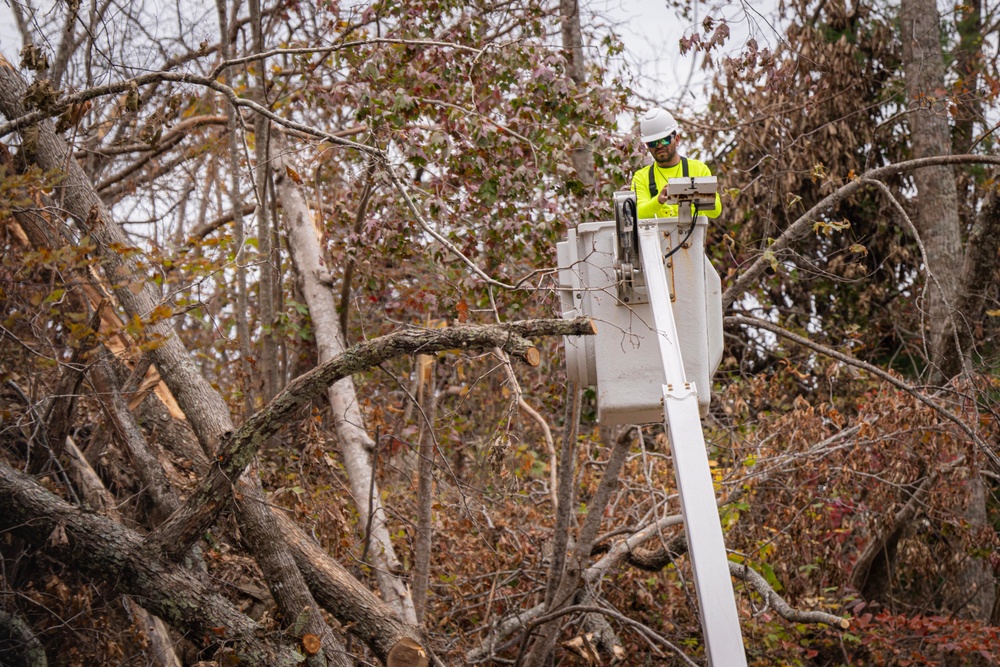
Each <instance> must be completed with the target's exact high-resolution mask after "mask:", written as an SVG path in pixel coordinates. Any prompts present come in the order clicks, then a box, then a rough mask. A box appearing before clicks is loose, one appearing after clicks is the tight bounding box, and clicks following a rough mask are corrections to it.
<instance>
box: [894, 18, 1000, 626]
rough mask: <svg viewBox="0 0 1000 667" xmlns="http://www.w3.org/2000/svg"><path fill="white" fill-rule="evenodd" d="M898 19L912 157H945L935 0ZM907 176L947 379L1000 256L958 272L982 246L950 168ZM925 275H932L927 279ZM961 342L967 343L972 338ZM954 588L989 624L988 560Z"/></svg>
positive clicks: (974, 508) (973, 513)
mask: <svg viewBox="0 0 1000 667" xmlns="http://www.w3.org/2000/svg"><path fill="white" fill-rule="evenodd" d="M900 23H901V25H902V40H903V63H904V68H905V77H906V88H907V98H908V100H909V101H910V104H911V106H913V107H914V111H913V112H912V113H911V115H910V117H909V122H910V132H911V140H912V142H913V156H914V157H915V158H923V157H933V156H941V155H948V154H950V153H951V129H950V126H949V122H948V106H947V101H946V100H945V99H940V97H941V96H940V95H939V91H944V90H945V81H944V72H945V68H944V58H943V55H942V52H941V33H940V27H939V17H938V10H937V4H936V2H935V1H934V0H903V2H902V3H901V5H900ZM913 179H914V182H915V184H916V186H917V196H918V205H919V213H918V216H917V222H916V225H917V228H918V230H919V232H920V235H921V237H922V239H923V242H924V246H925V248H926V250H927V262H928V266H927V267H926V270H927V273H928V278H929V280H928V292H927V293H928V296H929V298H928V303H927V307H926V312H927V316H928V320H929V322H928V324H929V329H930V350H931V358H930V362H931V368H932V378H936V379H939V380H947V379H949V378H951V377H953V376H954V375H955V374H957V373H959V372H961V371H962V370H963V366H964V365H965V363H964V361H965V354H966V350H964V349H962V343H961V342H960V341H962V339H963V338H964V337H963V336H962V335H961V334H960V330H957V329H956V328H955V326H954V324H953V323H954V322H958V321H961V320H966V321H974V320H975V319H978V316H979V315H978V314H977V313H972V312H969V313H966V312H960V311H957V310H954V309H956V308H957V307H958V306H960V305H964V306H965V307H972V306H973V305H974V303H973V302H970V301H968V299H967V298H960V295H967V294H968V293H969V292H970V290H972V289H974V287H975V285H974V282H975V281H976V280H978V279H977V278H976V277H975V275H976V274H985V275H989V274H991V273H992V270H993V269H994V268H995V267H996V266H997V263H998V262H1000V259H998V258H997V257H996V255H995V254H994V256H993V257H992V258H982V259H984V260H985V263H984V264H982V265H979V266H978V267H976V268H975V269H974V270H972V271H966V270H965V268H963V270H961V271H959V270H956V267H963V265H965V260H967V259H969V257H967V256H966V252H968V254H969V256H973V255H975V256H977V257H979V256H980V255H979V252H980V250H981V249H979V248H974V247H972V246H971V241H972V240H971V239H970V246H969V247H968V249H967V250H966V252H963V247H962V238H961V226H960V223H959V215H958V194H957V186H956V180H955V174H954V172H953V170H952V169H950V168H948V167H944V166H941V167H928V168H925V169H919V170H917V171H916V172H914V175H913ZM992 210H993V209H992V207H991V206H986V207H985V208H984V211H983V215H984V217H981V218H980V223H977V226H979V227H985V226H988V225H989V223H990V222H991V221H993V219H992V218H990V217H989V216H990V212H991V211H992ZM984 245H988V244H984ZM965 266H966V267H967V265H965ZM931 277H934V278H935V279H936V280H930V278H931ZM961 326H965V325H964V324H962V325H961ZM965 340H966V341H971V337H970V338H966V339H965ZM972 463H973V465H971V466H970V469H969V474H968V476H967V479H966V481H965V484H964V486H965V489H964V491H965V496H966V509H965V516H964V518H965V520H966V521H968V522H969V524H970V525H971V526H973V527H974V528H984V527H985V526H987V525H988V524H987V513H986V504H985V503H986V494H985V491H984V489H983V481H982V478H981V477H980V475H979V473H978V469H977V466H975V465H974V462H972ZM987 582H988V583H987ZM955 589H956V590H958V591H963V593H962V594H961V595H960V597H961V599H950V600H948V601H946V605H947V606H948V607H949V608H950V609H952V610H953V611H955V612H956V613H958V614H959V615H961V616H964V617H966V618H973V619H976V620H982V621H986V622H989V620H990V614H991V612H992V608H993V601H994V598H995V595H996V590H995V585H994V584H993V577H992V570H991V567H990V563H989V561H988V560H986V559H982V558H975V557H971V556H965V557H964V558H961V566H960V568H959V571H958V573H957V584H956V586H955ZM953 598H954V596H953Z"/></svg>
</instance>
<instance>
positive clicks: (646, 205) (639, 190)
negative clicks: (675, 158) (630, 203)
mask: <svg viewBox="0 0 1000 667" xmlns="http://www.w3.org/2000/svg"><path fill="white" fill-rule="evenodd" d="M682 167H683V165H682V164H681V163H680V162H678V163H677V164H676V165H674V166H673V167H667V168H663V167H660V166H658V165H657V164H656V163H655V162H654V163H653V164H651V165H649V166H648V167H643V168H642V169H640V170H639V171H637V172H635V175H634V176H632V190H633V191H634V192H635V203H636V214H637V215H638V216H639V219H640V220H641V219H643V218H676V217H677V205H676V204H661V203H660V202H659V201H657V199H656V197H650V196H649V170H650V169H653V176H654V178H655V179H656V192H657V193H660V192H662V191H663V188H665V187H667V179H668V178H681V177H682V176H683V175H684V173H683V169H682ZM711 175H712V170H711V169H709V168H708V165H706V164H705V163H704V162H701V161H700V160H692V159H691V158H688V176H711ZM720 213H722V199H721V198H720V197H719V193H715V208H712V209H700V210H699V211H698V215H704V216H706V217H709V218H717V217H719V214H720Z"/></svg>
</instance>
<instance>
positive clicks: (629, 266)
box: [614, 190, 649, 306]
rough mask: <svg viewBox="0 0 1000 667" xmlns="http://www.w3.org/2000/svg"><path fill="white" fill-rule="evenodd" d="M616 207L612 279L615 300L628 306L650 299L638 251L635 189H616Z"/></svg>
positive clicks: (646, 301) (647, 301)
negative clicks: (616, 296)
mask: <svg viewBox="0 0 1000 667" xmlns="http://www.w3.org/2000/svg"><path fill="white" fill-rule="evenodd" d="M614 207H615V229H616V232H617V237H616V239H615V283H616V284H617V285H618V303H619V305H623V306H631V305H635V304H637V303H649V296H648V295H647V294H646V290H645V287H646V278H645V275H644V274H643V271H642V258H641V256H640V254H639V228H638V227H639V219H638V214H637V212H636V200H635V193H634V192H632V191H631V190H619V191H618V192H615V194H614Z"/></svg>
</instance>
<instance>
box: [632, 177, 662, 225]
mask: <svg viewBox="0 0 1000 667" xmlns="http://www.w3.org/2000/svg"><path fill="white" fill-rule="evenodd" d="M648 169H649V168H644V169H640V170H639V171H637V172H635V175H633V176H632V191H633V192H635V214H636V217H638V218H639V219H640V220H644V219H646V218H655V217H657V216H660V217H661V218H662V217H664V215H663V207H662V206H661V205H660V202H659V201H657V199H656V198H655V197H650V196H649V171H648Z"/></svg>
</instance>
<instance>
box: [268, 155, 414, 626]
mask: <svg viewBox="0 0 1000 667" xmlns="http://www.w3.org/2000/svg"><path fill="white" fill-rule="evenodd" d="M272 137H273V135H272ZM271 155H272V156H274V157H273V164H272V168H273V170H274V174H275V192H276V197H277V199H278V205H279V206H280V207H281V209H282V211H283V215H282V223H283V224H284V227H285V231H286V232H287V234H288V247H289V250H290V251H291V255H292V261H293V263H294V265H295V270H296V273H297V274H298V277H299V280H300V281H301V285H300V286H301V289H302V294H303V296H304V298H305V300H306V305H307V306H308V307H309V317H310V319H311V320H312V324H313V333H314V335H315V337H316V349H317V354H318V356H319V363H323V362H325V361H328V360H330V359H332V358H334V357H336V356H338V355H340V354H342V353H343V352H344V349H345V345H344V335H343V332H342V331H341V330H340V318H339V316H338V314H337V303H336V299H335V298H334V295H333V291H332V290H331V288H330V273H329V270H328V268H327V266H326V264H325V261H324V259H323V249H322V247H321V246H320V243H319V238H318V236H317V231H316V227H315V225H314V224H313V218H312V213H311V212H310V210H309V207H308V205H307V204H306V200H305V197H304V196H303V195H302V191H301V190H300V189H299V187H298V185H297V184H296V183H295V182H294V180H293V179H292V178H291V177H289V175H288V173H289V172H288V171H287V169H286V164H287V163H286V161H285V158H284V156H283V155H282V151H281V147H280V146H279V144H278V142H277V141H275V140H273V139H272V145H271ZM327 399H328V400H329V402H330V411H331V413H332V416H333V423H334V428H335V430H336V433H337V440H338V441H339V442H340V453H341V457H342V458H343V462H344V469H345V470H346V471H347V477H348V480H349V483H350V486H351V493H352V494H353V496H354V503H355V505H356V507H357V509H358V516H360V517H361V524H362V526H367V525H368V524H369V523H370V524H371V533H370V536H369V539H370V540H371V548H370V550H369V554H370V558H371V565H372V566H373V567H374V568H375V571H376V578H377V581H378V586H379V590H380V591H381V593H382V599H383V600H385V601H386V603H388V604H389V605H390V606H391V607H392V608H393V609H395V610H396V611H397V612H398V613H399V614H400V617H401V618H402V620H403V621H404V622H406V623H410V624H416V622H417V616H416V611H415V610H414V606H413V599H412V598H411V596H410V593H409V591H408V590H407V587H406V585H405V584H404V583H403V582H402V581H401V580H400V579H399V577H397V576H396V575H395V574H394V572H397V571H399V570H400V569H401V566H400V563H399V559H398V558H397V557H396V552H395V549H394V548H393V546H392V542H391V540H390V539H389V529H388V526H387V525H386V518H385V511H384V510H383V509H382V503H381V500H380V494H379V489H378V485H377V484H375V483H374V482H373V480H372V451H373V450H374V447H375V443H374V442H373V441H372V439H371V437H370V436H369V435H368V432H367V431H366V430H365V427H364V419H363V417H362V415H361V409H360V408H359V407H358V401H357V392H356V390H355V387H354V380H353V379H351V378H344V379H343V380H340V381H339V382H337V383H335V384H333V385H332V386H331V387H330V388H329V389H328V390H327Z"/></svg>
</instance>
